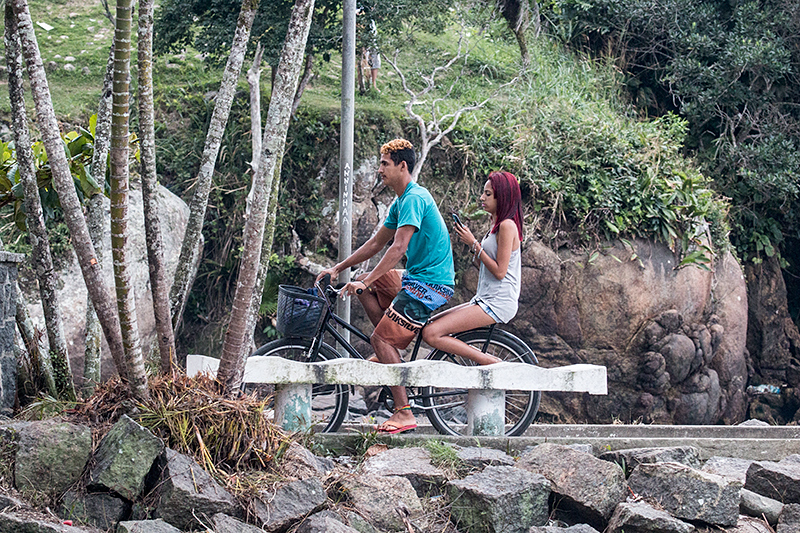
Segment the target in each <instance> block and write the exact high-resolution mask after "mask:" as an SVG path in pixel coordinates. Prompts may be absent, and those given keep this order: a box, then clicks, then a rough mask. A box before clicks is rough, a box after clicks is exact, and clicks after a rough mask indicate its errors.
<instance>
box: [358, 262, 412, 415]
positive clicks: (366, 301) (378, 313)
mask: <svg viewBox="0 0 800 533" xmlns="http://www.w3.org/2000/svg"><path fill="white" fill-rule="evenodd" d="M366 277H367V274H361V275H360V276H358V277H357V278H356V279H357V280H358V281H361V280H362V279H364V278H366ZM358 301H359V302H361V305H362V306H363V307H364V311H365V312H366V313H367V317H368V318H369V321H370V322H372V325H373V326H377V325H378V322H380V321H381V318H383V311H384V310H383V309H381V306H380V304H379V303H378V295H377V294H375V293H374V292H373V291H363V292H362V293H361V294H359V295H358ZM403 405H405V404H403Z"/></svg>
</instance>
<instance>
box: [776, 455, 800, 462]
mask: <svg viewBox="0 0 800 533" xmlns="http://www.w3.org/2000/svg"><path fill="white" fill-rule="evenodd" d="M778 462H779V463H798V464H800V455H799V454H796V453H793V454H792V455H787V456H786V457H784V458H783V459H781V460H780V461H778Z"/></svg>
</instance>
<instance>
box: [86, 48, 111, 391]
mask: <svg viewBox="0 0 800 533" xmlns="http://www.w3.org/2000/svg"><path fill="white" fill-rule="evenodd" d="M113 85H114V47H113V46H111V48H110V50H109V54H108V63H107V64H106V75H105V77H104V78H103V89H102V92H101V93H100V101H99V102H98V105H97V119H96V121H95V127H94V143H93V144H94V152H93V153H92V166H91V173H92V177H93V178H94V180H95V183H97V190H96V191H95V193H94V194H92V195H91V196H90V197H89V200H88V201H87V202H86V224H87V225H88V226H89V235H91V237H92V244H94V250H95V253H96V254H97V262H98V263H99V264H100V265H101V266H102V265H103V261H104V259H105V258H104V256H105V241H104V240H103V237H104V235H105V228H106V209H105V199H106V197H105V195H104V194H103V191H104V190H105V180H106V168H107V167H108V148H109V145H110V144H111V97H112V95H113ZM101 341H102V330H101V329H100V321H99V320H98V319H97V313H96V312H95V310H94V305H92V299H91V298H89V299H88V302H87V305H86V336H85V341H84V349H83V386H82V387H81V392H82V393H83V396H84V398H88V397H89V396H91V395H92V393H94V389H95V387H96V386H97V385H98V384H99V383H100V377H101V357H100V356H101V346H102V343H101Z"/></svg>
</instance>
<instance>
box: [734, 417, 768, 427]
mask: <svg viewBox="0 0 800 533" xmlns="http://www.w3.org/2000/svg"><path fill="white" fill-rule="evenodd" d="M737 425H739V426H745V427H748V426H755V427H759V426H762V427H766V426H769V422H764V421H763V420H756V419H754V418H751V419H750V420H745V421H744V422H742V423H741V424H737Z"/></svg>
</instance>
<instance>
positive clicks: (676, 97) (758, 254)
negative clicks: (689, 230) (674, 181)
mask: <svg viewBox="0 0 800 533" xmlns="http://www.w3.org/2000/svg"><path fill="white" fill-rule="evenodd" d="M551 15H552V17H551V18H552V20H553V21H554V23H555V24H554V32H555V33H556V34H558V35H560V36H562V38H563V39H564V40H565V41H567V42H570V43H572V44H573V45H574V46H579V47H582V48H583V47H585V49H587V50H589V51H591V52H593V53H596V54H609V55H611V56H612V57H613V58H614V59H615V60H616V61H617V63H618V64H619V65H620V66H621V67H622V68H623V69H624V71H625V72H626V75H628V76H629V83H628V87H629V89H630V91H631V94H632V96H633V98H634V101H635V102H636V103H637V104H638V105H640V106H641V107H642V108H644V109H647V110H648V111H649V112H650V113H658V114H661V113H663V112H664V111H666V110H671V109H672V110H675V111H677V112H680V114H681V115H683V116H684V117H686V119H687V122H688V125H689V129H688V133H689V136H688V138H687V145H688V146H689V147H691V148H693V149H694V150H695V151H696V153H697V156H698V161H699V162H700V164H701V168H703V169H704V171H705V172H706V173H707V174H708V175H709V176H710V177H711V178H712V179H713V187H714V188H715V189H716V190H717V191H719V193H721V194H723V195H725V196H727V197H729V198H730V199H731V204H732V206H733V207H732V209H731V220H732V234H731V239H732V241H733V243H734V244H735V246H736V247H737V249H738V250H740V252H741V253H742V255H743V256H744V257H745V258H749V259H751V260H753V261H754V262H756V263H758V262H760V261H761V259H762V258H763V257H765V256H766V257H772V256H776V255H779V254H780V251H781V250H783V251H786V250H787V247H789V246H791V244H790V243H791V242H796V239H797V238H798V230H797V228H798V226H800V225H799V224H798V222H800V220H799V219H798V215H797V213H798V208H800V158H798V155H797V148H798V147H800V134H798V131H800V128H798V126H800V106H798V103H799V102H800V84H798V80H797V72H798V71H799V70H800V5H798V4H797V3H796V2H790V1H788V0H770V1H765V2H755V1H744V2H713V1H710V0H691V1H678V0H669V1H667V2H666V3H660V4H654V3H652V2H649V1H647V0H621V1H619V0H591V1H583V0H581V1H578V0H557V1H556V2H555V3H554V4H553V8H552V13H551ZM787 239H788V241H787ZM784 265H785V263H784Z"/></svg>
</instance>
